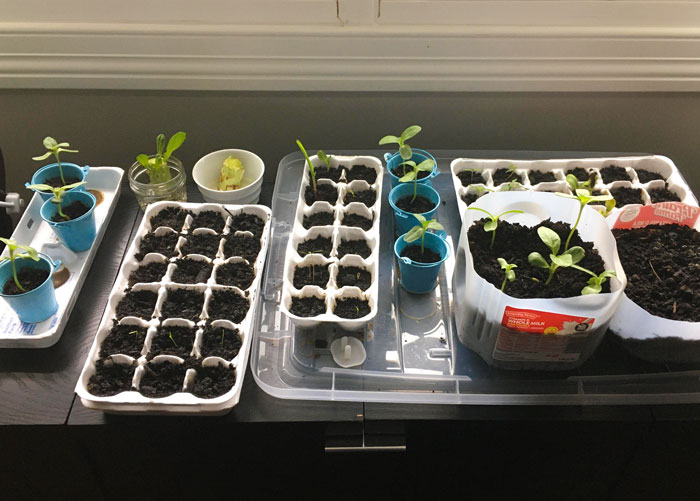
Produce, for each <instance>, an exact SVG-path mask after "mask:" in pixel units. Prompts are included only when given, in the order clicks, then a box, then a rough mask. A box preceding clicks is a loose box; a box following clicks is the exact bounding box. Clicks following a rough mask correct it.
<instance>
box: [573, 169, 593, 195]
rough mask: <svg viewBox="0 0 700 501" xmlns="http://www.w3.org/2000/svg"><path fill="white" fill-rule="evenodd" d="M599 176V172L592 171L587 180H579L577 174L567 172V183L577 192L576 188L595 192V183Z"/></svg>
mask: <svg viewBox="0 0 700 501" xmlns="http://www.w3.org/2000/svg"><path fill="white" fill-rule="evenodd" d="M597 177H598V174H596V173H595V172H591V174H590V176H588V179H587V180H586V181H583V182H582V181H579V180H578V178H577V177H576V176H574V175H573V174H567V175H566V184H568V185H569V188H571V191H573V192H575V191H576V190H579V189H580V190H588V192H589V193H591V194H592V193H593V185H594V184H595V181H596V178H597Z"/></svg>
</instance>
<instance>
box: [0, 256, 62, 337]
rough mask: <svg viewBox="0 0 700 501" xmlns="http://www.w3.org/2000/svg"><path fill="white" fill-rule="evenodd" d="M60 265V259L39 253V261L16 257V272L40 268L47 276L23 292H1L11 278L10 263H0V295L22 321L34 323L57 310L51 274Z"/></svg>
mask: <svg viewBox="0 0 700 501" xmlns="http://www.w3.org/2000/svg"><path fill="white" fill-rule="evenodd" d="M60 266H61V262H60V261H53V260H52V259H51V258H50V257H49V256H47V255H46V254H41V253H39V261H33V260H31V259H16V260H15V267H16V268H17V272H18V273H19V272H20V270H22V269H24V268H40V269H43V270H46V271H48V272H49V277H48V278H47V279H46V280H44V282H43V283H42V284H41V285H40V286H39V287H37V288H36V289H32V290H30V291H27V292H25V293H23V294H14V295H10V294H3V293H2V288H3V287H4V286H5V283H6V282H7V281H8V280H12V263H11V262H10V261H3V262H2V263H1V264H0V297H2V298H3V299H4V300H5V301H7V303H8V304H9V305H10V307H11V308H12V309H13V310H14V311H15V313H17V316H18V317H19V319H20V320H21V321H22V322H28V323H32V324H35V323H37V322H42V321H44V320H46V319H47V318H49V317H51V316H52V315H53V314H54V313H56V310H58V303H57V302H56V292H55V290H54V288H53V280H51V275H53V272H54V271H56V270H57V269H58V268H59V267H60Z"/></svg>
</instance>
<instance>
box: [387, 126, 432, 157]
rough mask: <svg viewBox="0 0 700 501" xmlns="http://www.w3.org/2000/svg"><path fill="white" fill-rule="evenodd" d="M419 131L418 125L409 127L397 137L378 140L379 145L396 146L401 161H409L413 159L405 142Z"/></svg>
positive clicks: (411, 152) (390, 136)
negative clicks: (397, 146)
mask: <svg viewBox="0 0 700 501" xmlns="http://www.w3.org/2000/svg"><path fill="white" fill-rule="evenodd" d="M421 130H422V128H421V126H420V125H411V126H409V127H406V129H405V130H404V131H403V132H402V133H401V135H400V136H398V137H397V136H392V135H388V136H384V137H383V138H381V139H380V140H379V144H380V145H381V144H394V143H396V144H398V145H399V155H401V158H402V159H403V160H410V159H411V158H412V157H413V151H412V150H411V147H410V146H409V145H408V144H407V143H406V141H408V140H409V139H411V138H413V137H415V136H416V134H418V133H419V132H420V131H421Z"/></svg>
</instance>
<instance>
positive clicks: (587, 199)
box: [557, 188, 614, 251]
mask: <svg viewBox="0 0 700 501" xmlns="http://www.w3.org/2000/svg"><path fill="white" fill-rule="evenodd" d="M574 193H575V195H569V194H568V193H557V195H559V196H560V197H564V198H573V199H574V200H578V203H579V208H578V216H576V222H575V223H574V225H573V226H572V227H571V231H570V232H569V236H568V237H567V238H566V244H564V250H565V251H566V250H568V249H569V243H570V242H571V237H573V236H574V231H576V227H577V226H578V223H579V221H580V220H581V213H582V212H583V208H584V207H585V206H586V205H588V204H589V203H591V202H606V207H607V202H608V201H609V200H611V199H613V197H611V196H610V195H598V196H592V195H591V192H590V191H588V190H587V189H583V188H579V189H577V190H576V191H575V192H574ZM613 202H614V200H613ZM613 207H614V203H613ZM610 210H612V209H610Z"/></svg>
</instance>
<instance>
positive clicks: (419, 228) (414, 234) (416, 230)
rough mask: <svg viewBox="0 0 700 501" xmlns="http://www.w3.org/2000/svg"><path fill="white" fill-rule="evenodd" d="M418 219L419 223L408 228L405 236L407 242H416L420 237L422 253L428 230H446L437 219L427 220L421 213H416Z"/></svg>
mask: <svg viewBox="0 0 700 501" xmlns="http://www.w3.org/2000/svg"><path fill="white" fill-rule="evenodd" d="M414 216H415V217H416V219H417V220H418V224H417V225H415V226H414V227H413V228H411V229H410V230H408V232H407V233H406V234H405V235H404V236H403V239H404V241H405V242H406V243H409V244H410V243H411V242H415V241H416V240H418V239H419V238H420V253H421V254H423V253H424V252H425V234H426V232H427V231H428V230H444V229H445V228H444V227H443V226H442V225H441V224H440V223H438V222H437V221H436V220H435V219H431V220H427V219H425V217H423V216H422V215H421V214H414Z"/></svg>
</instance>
